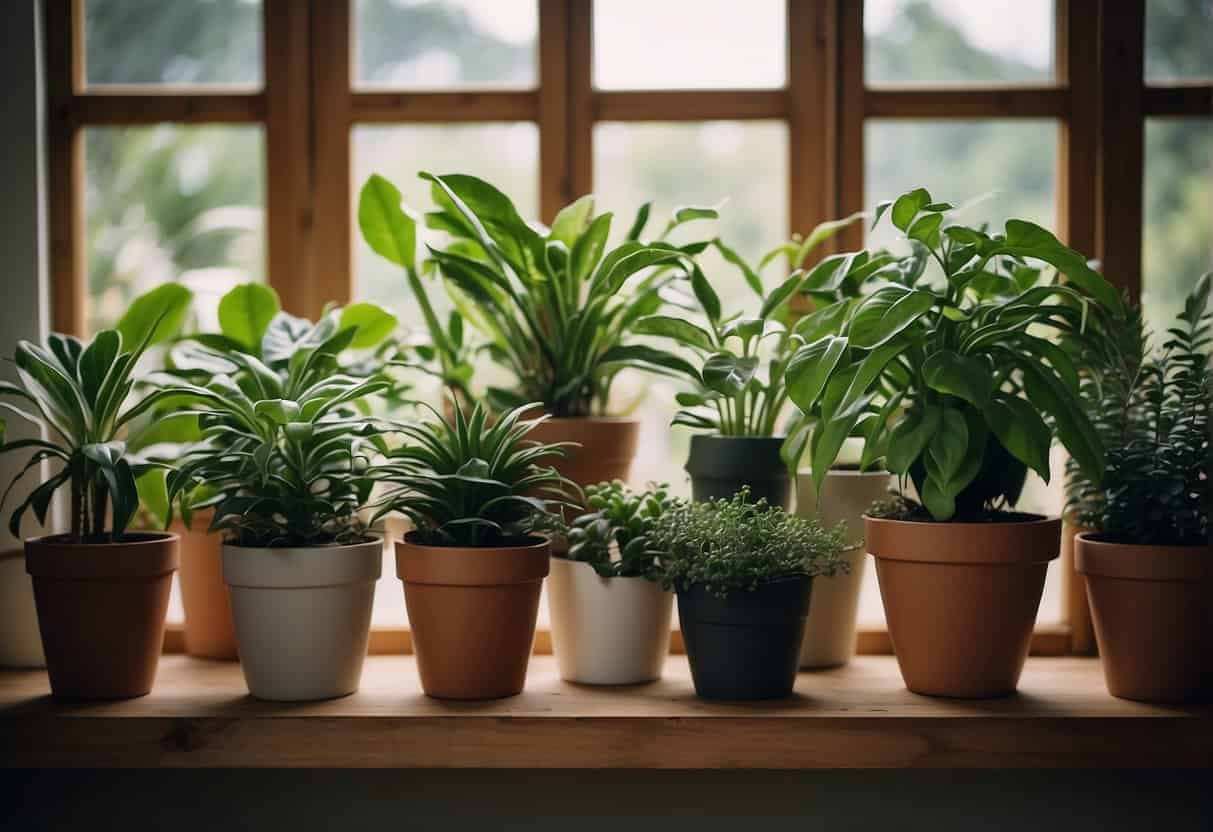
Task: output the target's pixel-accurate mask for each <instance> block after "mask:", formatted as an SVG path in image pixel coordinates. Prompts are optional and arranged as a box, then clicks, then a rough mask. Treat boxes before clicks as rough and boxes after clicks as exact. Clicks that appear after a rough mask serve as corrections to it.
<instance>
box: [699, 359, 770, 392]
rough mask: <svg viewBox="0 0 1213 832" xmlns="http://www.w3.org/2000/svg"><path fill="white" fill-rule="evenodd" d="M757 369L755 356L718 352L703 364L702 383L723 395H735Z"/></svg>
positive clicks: (743, 387) (747, 382)
mask: <svg viewBox="0 0 1213 832" xmlns="http://www.w3.org/2000/svg"><path fill="white" fill-rule="evenodd" d="M757 369H758V357H757V356H753V355H750V356H738V355H733V354H732V353H728V352H718V353H716V354H715V355H712V356H710V357H709V358H708V360H707V361H705V362H704V364H703V383H704V386H705V387H707V388H708V389H709V390H715V391H716V392H717V393H721V394H722V395H725V396H736V395H737V394H738V393H740V392H741V391H742V390H744V389H745V387H746V385H747V384H749V383H750V379H752V378H754V373H755V371H757Z"/></svg>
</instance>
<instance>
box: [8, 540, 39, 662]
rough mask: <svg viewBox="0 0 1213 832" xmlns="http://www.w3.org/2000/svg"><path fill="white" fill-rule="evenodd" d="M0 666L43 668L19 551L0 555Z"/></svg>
mask: <svg viewBox="0 0 1213 832" xmlns="http://www.w3.org/2000/svg"><path fill="white" fill-rule="evenodd" d="M0 667H46V657H45V656H44V655H43V654H42V636H41V635H40V634H39V633H38V611H37V610H36V609H35V608H34V584H33V581H32V580H30V576H29V575H27V574H26V572H25V556H24V553H23V552H22V551H21V550H20V549H16V550H14V551H11V552H0Z"/></svg>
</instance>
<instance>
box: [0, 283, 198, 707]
mask: <svg viewBox="0 0 1213 832" xmlns="http://www.w3.org/2000/svg"><path fill="white" fill-rule="evenodd" d="M165 288H167V289H168V291H162V290H156V292H155V293H153V294H152V295H149V296H146V297H144V298H140V299H138V300H136V301H135V303H134V304H132V306H131V307H130V309H129V311H128V313H127V315H126V316H125V317H124V318H123V319H122V320H121V321H120V322H119V324H118V326H117V328H115V329H106V330H102V331H101V332H99V333H97V335H96V336H95V337H94V338H93V339H92V341H90V342H88V343H87V344H85V343H84V342H82V341H80V340H79V339H77V338H74V337H72V336H68V335H51V336H50V337H49V338H48V339H47V344H46V346H45V347H42V346H38V345H36V344H32V343H30V342H28V341H21V342H19V343H18V344H17V348H16V354H15V356H14V359H13V361H14V364H15V366H16V370H17V374H18V377H19V379H20V384H12V383H9V382H4V383H0V396H3V397H4V399H6V400H5V401H0V412H3V413H4V414H6V415H9V416H16V417H18V418H21V419H23V420H25V421H27V422H30V423H32V424H33V425H35V426H36V427H37V428H38V429H39V430H40V431H41V436H40V437H30V438H24V439H15V440H13V441H11V442H5V439H4V434H5V431H4V429H3V427H4V426H3V423H0V453H11V452H23V453H28V454H29V456H28V457H27V459H26V464H25V468H24V470H23V471H22V472H21V473H20V474H18V476H17V477H16V478H15V479H14V480H13V483H12V484H10V486H9V489H8V491H6V493H5V495H4V496H5V498H7V497H8V495H9V493H10V492H11V491H12V488H13V486H14V485H16V484H17V482H18V481H19V480H20V479H21V477H22V476H23V475H24V474H26V473H29V472H42V471H43V464H44V463H49V464H50V468H51V472H50V473H49V475H44V476H46V478H45V479H44V480H43V481H42V483H41V484H39V485H38V486H37V487H36V488H34V489H33V490H32V491H30V492H29V494H28V496H26V498H25V499H24V500H23V501H22V502H21V503H20V504H19V505H18V506H17V507H16V509H15V510H14V511H13V513H12V517H11V520H10V522H9V531H10V533H11V534H12V535H13V536H14V537H18V536H19V535H20V534H21V521H22V518H23V517H24V516H25V514H26V513H27V512H29V511H32V512H33V514H34V516H35V517H36V518H37V520H38V522H39V523H40V524H42V525H43V526H45V525H46V524H47V517H48V513H49V512H50V510H51V503H52V500H53V499H54V498H55V495H56V493H57V492H58V491H59V490H60V489H61V488H64V489H66V490H67V491H68V493H69V494H70V498H71V499H70V509H69V510H70V523H69V531H68V532H66V533H64V534H54V535H50V536H47V537H42V538H37V539H31V540H27V541H26V543H25V562H26V570H27V571H28V572H29V574H30V575H31V576H32V578H33V585H34V598H35V604H36V607H37V611H38V625H39V629H40V630H41V634H42V645H43V650H44V652H45V656H46V664H47V670H48V672H49V675H50V684H51V691H52V693H53V694H54V695H55V696H57V697H63V698H69V699H124V698H129V697H134V696H142V695H143V694H145V693H147V692H148V691H149V690H151V687H152V683H153V682H154V680H155V676H156V667H157V664H158V662H159V656H160V650H161V646H162V644H163V641H164V616H165V612H166V610H167V606H168V597H169V588H170V585H171V580H172V573H173V571H174V570H175V569H176V568H177V537H176V535H172V534H145V533H134V532H128V531H127V527H128V525H129V524H130V521H131V518H132V517H133V516H134V514H135V510H136V509H137V507H138V504H139V497H138V492H137V490H136V487H135V478H136V477H138V476H139V475H140V474H141V473H142V472H143V470H144V469H145V468H146V467H147V466H146V463H144V462H142V461H139V460H138V459H135V458H133V456H132V455H131V454H129V453H128V451H127V445H126V442H125V441H124V436H125V435H126V431H127V427H128V426H129V425H130V423H131V422H132V421H133V420H135V419H137V418H138V416H139V414H140V413H142V412H144V411H145V410H147V409H149V408H151V407H153V406H154V405H155V403H156V401H157V399H158V397H159V396H160V395H161V394H159V393H152V394H149V395H146V396H141V397H140V396H132V389H133V387H134V381H133V374H134V371H135V367H136V364H137V363H138V361H139V359H140V357H141V356H142V355H143V353H144V352H145V350H146V349H147V348H148V346H149V345H150V344H152V343H153V342H157V341H162V340H164V339H165V338H167V337H170V336H171V335H172V333H173V331H174V329H175V328H176V327H178V326H180V324H181V321H182V318H183V316H184V309H185V307H186V306H187V305H188V303H189V294H188V292H186V291H185V290H184V289H181V287H176V286H174V287H162V289H165ZM178 290H179V291H178Z"/></svg>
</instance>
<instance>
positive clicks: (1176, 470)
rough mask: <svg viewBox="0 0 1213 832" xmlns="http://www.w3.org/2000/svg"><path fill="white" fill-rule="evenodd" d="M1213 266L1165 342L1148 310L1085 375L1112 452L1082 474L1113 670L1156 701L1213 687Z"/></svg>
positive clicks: (1133, 690)
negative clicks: (1153, 330) (1147, 321)
mask: <svg viewBox="0 0 1213 832" xmlns="http://www.w3.org/2000/svg"><path fill="white" fill-rule="evenodd" d="M1211 289H1213V275H1208V274H1207V275H1205V276H1204V277H1202V278H1201V279H1200V280H1199V281H1198V282H1197V284H1196V286H1195V288H1194V289H1193V291H1192V293H1191V294H1190V295H1189V296H1188V298H1187V301H1186V302H1185V304H1184V309H1183V312H1182V313H1181V314H1180V315H1179V320H1178V321H1177V322H1176V324H1175V326H1173V327H1171V328H1170V329H1168V330H1167V334H1166V337H1165V340H1164V343H1163V345H1162V348H1161V350H1159V351H1157V352H1153V351H1152V350H1151V349H1150V338H1149V336H1148V335H1147V334H1146V332H1145V331H1144V327H1143V326H1142V323H1141V316H1140V313H1139V312H1137V313H1135V314H1133V315H1130V316H1129V318H1128V319H1127V321H1126V324H1125V327H1124V329H1125V335H1126V337H1124V338H1120V339H1115V340H1113V341H1112V343H1113V344H1115V343H1118V342H1119V343H1122V344H1124V345H1125V347H1124V349H1121V350H1115V351H1109V352H1108V353H1106V354H1105V360H1102V361H1097V362H1093V363H1092V364H1091V365H1090V366H1089V374H1088V378H1087V381H1088V383H1087V384H1086V385H1084V392H1085V393H1087V394H1088V395H1087V396H1086V397H1085V398H1086V402H1087V404H1088V405H1089V412H1090V414H1091V418H1092V420H1093V421H1094V423H1095V425H1096V427H1097V429H1098V431H1099V434H1100V436H1102V437H1103V440H1104V443H1105V447H1106V451H1107V469H1106V472H1105V474H1104V477H1103V479H1102V480H1098V481H1097V480H1089V479H1086V478H1085V477H1084V476H1083V472H1081V471H1077V472H1075V476H1074V477H1073V478H1072V479H1071V483H1070V485H1071V493H1072V494H1073V495H1074V497H1075V499H1076V508H1077V511H1078V518H1079V521H1080V522H1081V523H1082V525H1084V526H1086V527H1089V528H1091V529H1093V531H1091V532H1086V533H1083V534H1080V535H1079V536H1078V539H1077V548H1076V552H1075V567H1076V568H1077V570H1078V572H1079V573H1080V574H1082V575H1084V576H1085V579H1086V585H1087V596H1088V598H1089V599H1090V603H1091V618H1092V623H1093V624H1094V627H1095V637H1096V641H1097V642H1098V644H1099V653H1100V656H1101V657H1102V658H1103V667H1104V676H1105V678H1106V680H1107V684H1108V691H1109V692H1110V693H1111V694H1112V695H1113V696H1120V697H1124V698H1126V699H1138V700H1142V701H1146V702H1194V701H1205V700H1208V699H1209V698H1210V697H1213V604H1210V600H1209V599H1210V596H1211V594H1213V546H1211V545H1210V543H1211V541H1210V537H1209V533H1210V530H1209V509H1210V503H1211V502H1213V485H1211V484H1210V480H1209V454H1210V443H1209V410H1210V405H1211V399H1213V392H1211V390H1210V382H1211V381H1213V379H1211V378H1210V370H1209V361H1210V348H1209V345H1210V340H1211V338H1213V314H1211V313H1210V310H1209V296H1210V291H1211Z"/></svg>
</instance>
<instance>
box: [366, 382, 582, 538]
mask: <svg viewBox="0 0 1213 832" xmlns="http://www.w3.org/2000/svg"><path fill="white" fill-rule="evenodd" d="M532 407H533V405H530V404H528V405H524V406H523V407H520V408H515V409H513V410H510V411H508V412H506V413H504V414H502V415H501V417H500V418H498V419H497V420H496V421H495V422H492V423H491V424H490V420H489V418H488V413H487V411H486V410H485V408H484V406H483V405H481V404H477V405H476V406H475V408H474V409H473V410H472V413H471V415H470V416H465V415H464V412H463V408H462V407H461V406H460V405H459V403H458V402H457V401H456V402H455V403H454V415H453V418H451V419H445V418H443V417H442V416H441V415H439V414H438V413H437V412H436V411H435V413H434V415H435V417H437V421H426V422H422V423H420V424H408V425H400V426H398V428H397V429H398V430H399V432H400V433H402V434H403V435H404V437H405V441H406V444H405V445H404V446H403V447H400V448H397V449H395V450H393V451H391V452H390V453H389V454H388V458H387V461H386V462H385V463H383V464H381V465H379V466H377V471H376V476H377V477H378V478H379V479H381V480H382V481H383V482H385V483H387V484H388V485H389V486H394V488H393V490H392V491H391V492H390V493H389V494H388V495H387V496H386V497H385V498H383V499H382V500H380V501H379V502H378V503H377V504H376V506H375V508H376V509H377V513H376V518H378V517H381V516H383V515H386V514H388V513H389V512H392V511H399V512H400V513H402V514H404V515H405V516H407V517H408V518H409V519H410V520H411V521H412V522H413V525H414V526H415V528H416V531H415V532H414V533H413V541H414V542H416V543H418V544H420V545H423V546H458V547H498V546H510V545H514V544H515V543H516V542H517V541H519V540H521V539H525V538H527V537H528V536H530V535H532V534H534V533H536V532H540V531H545V530H547V529H549V528H552V527H553V525H554V524H558V522H559V514H558V511H559V509H561V508H563V507H565V506H569V505H572V504H573V503H572V498H573V495H572V494H571V493H570V489H574V488H575V486H573V484H572V483H570V482H569V481H568V480H566V479H564V478H563V477H561V476H560V475H559V474H558V473H556V471H555V469H553V468H543V467H540V466H539V465H538V463H539V462H540V461H541V460H544V459H548V458H552V457H559V456H563V455H564V448H565V446H566V443H559V444H552V445H542V444H539V443H536V442H534V441H531V440H528V439H527V434H529V433H530V432H531V430H532V429H534V427H535V426H536V425H537V424H539V422H541V421H543V419H542V418H539V419H523V418H522V415H523V413H524V412H525V411H526V410H528V409H529V408H532Z"/></svg>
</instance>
